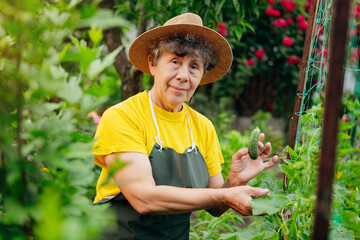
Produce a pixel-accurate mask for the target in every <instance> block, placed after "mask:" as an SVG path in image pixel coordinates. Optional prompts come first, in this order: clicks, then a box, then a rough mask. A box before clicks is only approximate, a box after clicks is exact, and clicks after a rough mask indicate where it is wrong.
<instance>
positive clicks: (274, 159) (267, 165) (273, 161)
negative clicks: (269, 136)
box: [264, 155, 279, 169]
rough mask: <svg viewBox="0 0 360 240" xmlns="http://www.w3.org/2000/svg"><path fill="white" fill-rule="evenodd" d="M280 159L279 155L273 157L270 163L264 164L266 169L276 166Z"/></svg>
mask: <svg viewBox="0 0 360 240" xmlns="http://www.w3.org/2000/svg"><path fill="white" fill-rule="evenodd" d="M278 159H279V157H278V156H277V155H275V156H273V157H272V158H271V159H270V161H268V162H266V163H264V168H265V169H267V168H270V167H272V166H274V165H275V163H276V162H277V161H278Z"/></svg>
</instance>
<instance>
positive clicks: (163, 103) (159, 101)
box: [150, 89, 183, 112]
mask: <svg viewBox="0 0 360 240" xmlns="http://www.w3.org/2000/svg"><path fill="white" fill-rule="evenodd" d="M150 97H151V101H152V102H153V104H155V105H156V106H158V107H159V108H161V109H164V110H166V111H168V112H180V111H181V110H182V108H183V104H182V103H181V104H172V103H171V102H169V101H168V100H167V99H166V98H165V96H162V97H161V95H160V94H157V93H156V91H154V89H151V90H150Z"/></svg>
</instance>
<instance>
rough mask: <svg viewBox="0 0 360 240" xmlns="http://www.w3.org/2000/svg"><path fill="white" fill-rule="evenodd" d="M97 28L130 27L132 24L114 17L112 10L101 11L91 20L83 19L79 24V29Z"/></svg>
mask: <svg viewBox="0 0 360 240" xmlns="http://www.w3.org/2000/svg"><path fill="white" fill-rule="evenodd" d="M91 26H96V27H99V28H103V29H104V28H112V27H130V26H131V24H130V22H128V21H127V20H125V19H124V18H122V17H120V16H116V15H114V13H113V11H112V10H110V9H99V10H97V12H96V14H95V15H93V16H91V17H90V18H85V19H81V20H80V21H79V22H78V25H77V27H78V28H86V27H91Z"/></svg>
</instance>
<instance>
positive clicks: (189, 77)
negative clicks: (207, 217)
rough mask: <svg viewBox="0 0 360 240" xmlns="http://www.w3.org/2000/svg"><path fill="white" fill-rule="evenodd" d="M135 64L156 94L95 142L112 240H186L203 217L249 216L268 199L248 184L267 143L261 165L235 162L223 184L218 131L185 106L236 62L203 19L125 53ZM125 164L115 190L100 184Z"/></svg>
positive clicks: (172, 25)
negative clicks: (198, 214) (112, 216)
mask: <svg viewBox="0 0 360 240" xmlns="http://www.w3.org/2000/svg"><path fill="white" fill-rule="evenodd" d="M129 58H130V61H131V62H132V64H133V65H134V66H135V67H137V68H138V69H140V70H141V71H143V72H145V73H148V74H151V75H152V76H153V77H154V85H153V87H152V89H151V90H150V91H144V92H141V93H139V94H137V95H135V96H133V97H131V98H129V99H127V100H126V101H123V102H121V103H119V104H117V105H115V106H113V107H110V108H109V109H107V110H106V111H105V113H104V115H103V117H102V119H101V122H100V124H99V126H98V129H97V132H96V136H95V137H96V138H97V140H96V142H95V144H94V147H93V153H94V154H95V155H96V157H95V163H96V164H97V165H99V166H100V167H102V172H101V175H100V177H99V180H98V184H97V188H96V190H97V195H96V198H95V201H94V202H95V203H104V202H110V203H111V207H112V208H113V209H114V211H115V213H116V215H117V220H118V228H117V229H116V231H114V232H113V233H112V235H111V234H109V236H108V237H109V238H111V239H188V238H189V227H190V223H189V218H190V214H191V212H192V211H194V210H199V209H206V210H207V211H209V212H210V213H211V214H213V215H215V216H219V215H221V214H222V213H223V212H225V211H226V210H227V209H228V208H229V207H230V208H233V209H234V210H236V211H238V212H239V213H241V214H243V215H249V214H251V209H252V208H251V205H250V203H249V201H250V200H251V199H252V197H253V196H255V197H261V196H264V195H266V194H267V193H268V190H267V189H260V188H252V187H250V186H247V182H248V181H249V180H250V179H252V178H253V177H255V176H256V175H257V174H259V173H260V172H261V171H262V170H264V169H266V168H269V167H271V166H273V165H274V164H275V163H276V161H277V156H274V157H272V159H271V160H270V161H268V162H264V160H265V159H266V158H267V157H268V156H269V155H270V152H271V145H270V143H266V144H265V145H263V144H262V141H263V139H264V134H261V135H260V138H259V153H260V154H259V157H258V158H257V159H256V160H252V159H250V157H249V155H248V150H247V149H240V150H238V151H237V152H236V153H235V154H234V155H233V157H232V165H231V170H230V173H229V175H228V177H227V179H226V180H225V181H224V179H223V176H222V174H221V163H223V161H224V160H223V156H222V154H221V150H220V145H219V141H218V138H217V135H216V132H215V129H214V126H213V125H212V123H211V122H210V121H209V120H208V119H207V118H206V117H205V116H203V115H201V114H200V113H198V112H196V111H195V110H194V109H192V108H190V107H189V106H188V105H187V104H186V103H185V102H186V101H188V100H189V99H190V98H191V97H192V96H193V94H194V92H195V90H196V88H197V87H198V86H199V84H206V83H210V82H213V81H216V80H217V79H219V78H220V77H222V76H223V75H224V74H225V73H226V72H227V71H228V69H229V67H230V65H231V61H232V52H231V49H230V46H229V44H228V42H227V41H226V40H225V39H224V38H223V37H222V36H221V35H220V34H218V33H217V32H216V31H214V30H212V29H209V28H207V27H204V26H203V25H202V20H201V18H200V17H199V16H197V15H195V14H191V13H186V14H182V15H180V16H177V17H174V18H172V19H170V20H169V21H167V22H166V23H165V24H164V25H163V26H161V27H157V28H154V29H152V30H149V31H147V32H145V33H144V34H142V35H140V36H139V37H138V38H137V39H136V40H135V41H134V42H133V43H132V45H131V47H130V49H129ZM116 160H120V161H122V162H125V163H126V166H125V167H124V168H121V169H120V170H118V171H117V172H116V173H115V175H114V177H113V178H112V179H113V184H103V183H104V182H105V180H106V179H107V177H108V174H109V169H111V168H112V166H115V165H116V164H114V163H115V161H116Z"/></svg>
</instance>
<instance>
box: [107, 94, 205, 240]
mask: <svg viewBox="0 0 360 240" xmlns="http://www.w3.org/2000/svg"><path fill="white" fill-rule="evenodd" d="M149 101H150V106H151V111H152V115H153V120H154V123H155V126H156V130H157V134H158V136H157V137H156V143H155V145H154V147H153V149H152V151H151V153H150V155H149V160H150V163H151V168H152V174H153V177H154V180H155V183H156V185H167V186H174V187H184V188H206V187H207V185H208V183H209V179H210V178H209V172H208V169H207V166H206V163H205V160H204V158H203V156H202V155H201V153H200V151H199V149H198V147H197V146H196V145H195V143H194V141H193V136H192V131H191V128H190V122H189V118H188V115H187V113H186V116H187V118H188V123H189V128H190V136H191V140H192V146H191V147H189V148H188V149H186V150H185V152H184V153H178V152H176V151H175V150H174V149H172V148H169V147H162V142H161V140H160V134H159V129H158V125H157V121H156V117H155V111H154V109H153V105H152V101H151V98H150V92H149ZM185 112H186V109H185ZM110 202H111V208H113V210H114V211H115V212H116V216H117V223H118V229H116V233H113V234H107V235H106V239H154V240H155V239H156V240H159V239H164V240H165V239H166V240H169V239H174V240H175V239H176V240H181V239H189V229H190V214H191V212H189V213H183V214H172V215H153V214H145V215H141V214H139V213H138V212H136V211H135V210H134V209H133V208H132V206H131V205H130V204H129V202H128V201H127V200H126V198H125V197H124V195H123V194H122V193H120V194H119V195H118V196H116V197H115V198H113V199H112V200H110Z"/></svg>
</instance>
